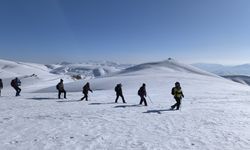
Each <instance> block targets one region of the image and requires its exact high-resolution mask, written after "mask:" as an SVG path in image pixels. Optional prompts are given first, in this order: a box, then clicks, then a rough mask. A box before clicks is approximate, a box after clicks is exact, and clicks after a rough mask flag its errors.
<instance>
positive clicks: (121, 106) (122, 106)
mask: <svg viewBox="0 0 250 150" xmlns="http://www.w3.org/2000/svg"><path fill="white" fill-rule="evenodd" d="M141 106H142V105H138V104H137V105H118V106H115V107H114V108H126V107H141Z"/></svg>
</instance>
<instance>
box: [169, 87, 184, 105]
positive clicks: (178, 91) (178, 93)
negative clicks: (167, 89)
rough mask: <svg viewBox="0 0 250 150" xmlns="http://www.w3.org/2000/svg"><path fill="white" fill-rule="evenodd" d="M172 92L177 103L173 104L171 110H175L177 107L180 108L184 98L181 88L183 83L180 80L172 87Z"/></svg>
mask: <svg viewBox="0 0 250 150" xmlns="http://www.w3.org/2000/svg"><path fill="white" fill-rule="evenodd" d="M171 94H172V95H173V96H174V99H175V100H176V103H175V104H174V105H172V106H171V110H174V108H175V107H176V110H179V108H180V106H181V99H182V98H184V94H183V93H182V90H181V85H180V83H179V82H176V83H175V87H173V88H172V92H171Z"/></svg>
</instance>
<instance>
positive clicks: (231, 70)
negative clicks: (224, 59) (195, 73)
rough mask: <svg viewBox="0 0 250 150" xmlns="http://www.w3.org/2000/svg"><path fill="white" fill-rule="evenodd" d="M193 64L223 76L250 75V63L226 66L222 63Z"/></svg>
mask: <svg viewBox="0 0 250 150" xmlns="http://www.w3.org/2000/svg"><path fill="white" fill-rule="evenodd" d="M193 66H195V67H197V68H200V69H203V70H206V71H208V72H211V73H214V74H217V75H221V76H225V75H246V76H250V64H243V65H236V66H224V65H220V64H205V63H198V64H193Z"/></svg>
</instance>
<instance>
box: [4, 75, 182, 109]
mask: <svg viewBox="0 0 250 150" xmlns="http://www.w3.org/2000/svg"><path fill="white" fill-rule="evenodd" d="M10 84H11V86H12V87H13V88H14V89H15V90H16V96H20V93H21V88H20V86H21V81H20V79H18V78H15V79H13V80H11V83H10ZM2 89H3V82H2V79H0V96H1V90H2ZM56 89H57V90H58V99H61V94H62V93H63V94H64V98H65V99H66V98H67V97H66V90H65V89H64V84H63V80H62V79H61V80H60V82H59V83H58V84H57V85H56ZM114 90H115V92H116V99H115V103H117V102H118V99H119V97H121V98H122V102H123V103H126V101H125V98H124V96H123V92H122V84H121V83H120V84H117V85H116V87H115V89H114ZM89 91H90V92H91V93H93V91H92V90H91V88H90V84H89V82H87V83H86V84H85V85H84V86H83V89H82V93H83V94H84V96H83V97H82V98H81V100H84V99H85V100H86V101H88V93H89ZM137 94H138V95H139V96H140V98H141V100H140V103H139V104H140V105H142V104H143V103H144V105H145V106H147V105H148V104H147V100H146V98H145V97H147V91H146V84H145V83H143V84H142V86H141V87H140V88H139V90H138V92H137ZM171 94H172V95H173V96H174V99H175V100H176V103H175V104H174V105H172V106H171V109H172V110H173V109H175V108H176V110H179V108H180V105H181V100H182V98H184V94H183V92H182V89H181V85H180V83H179V82H176V83H175V86H174V87H173V88H172V91H171Z"/></svg>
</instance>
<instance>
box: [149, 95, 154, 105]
mask: <svg viewBox="0 0 250 150" xmlns="http://www.w3.org/2000/svg"><path fill="white" fill-rule="evenodd" d="M148 99H149V100H150V102H151V103H152V104H153V102H152V100H151V98H150V96H149V95H148Z"/></svg>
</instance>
